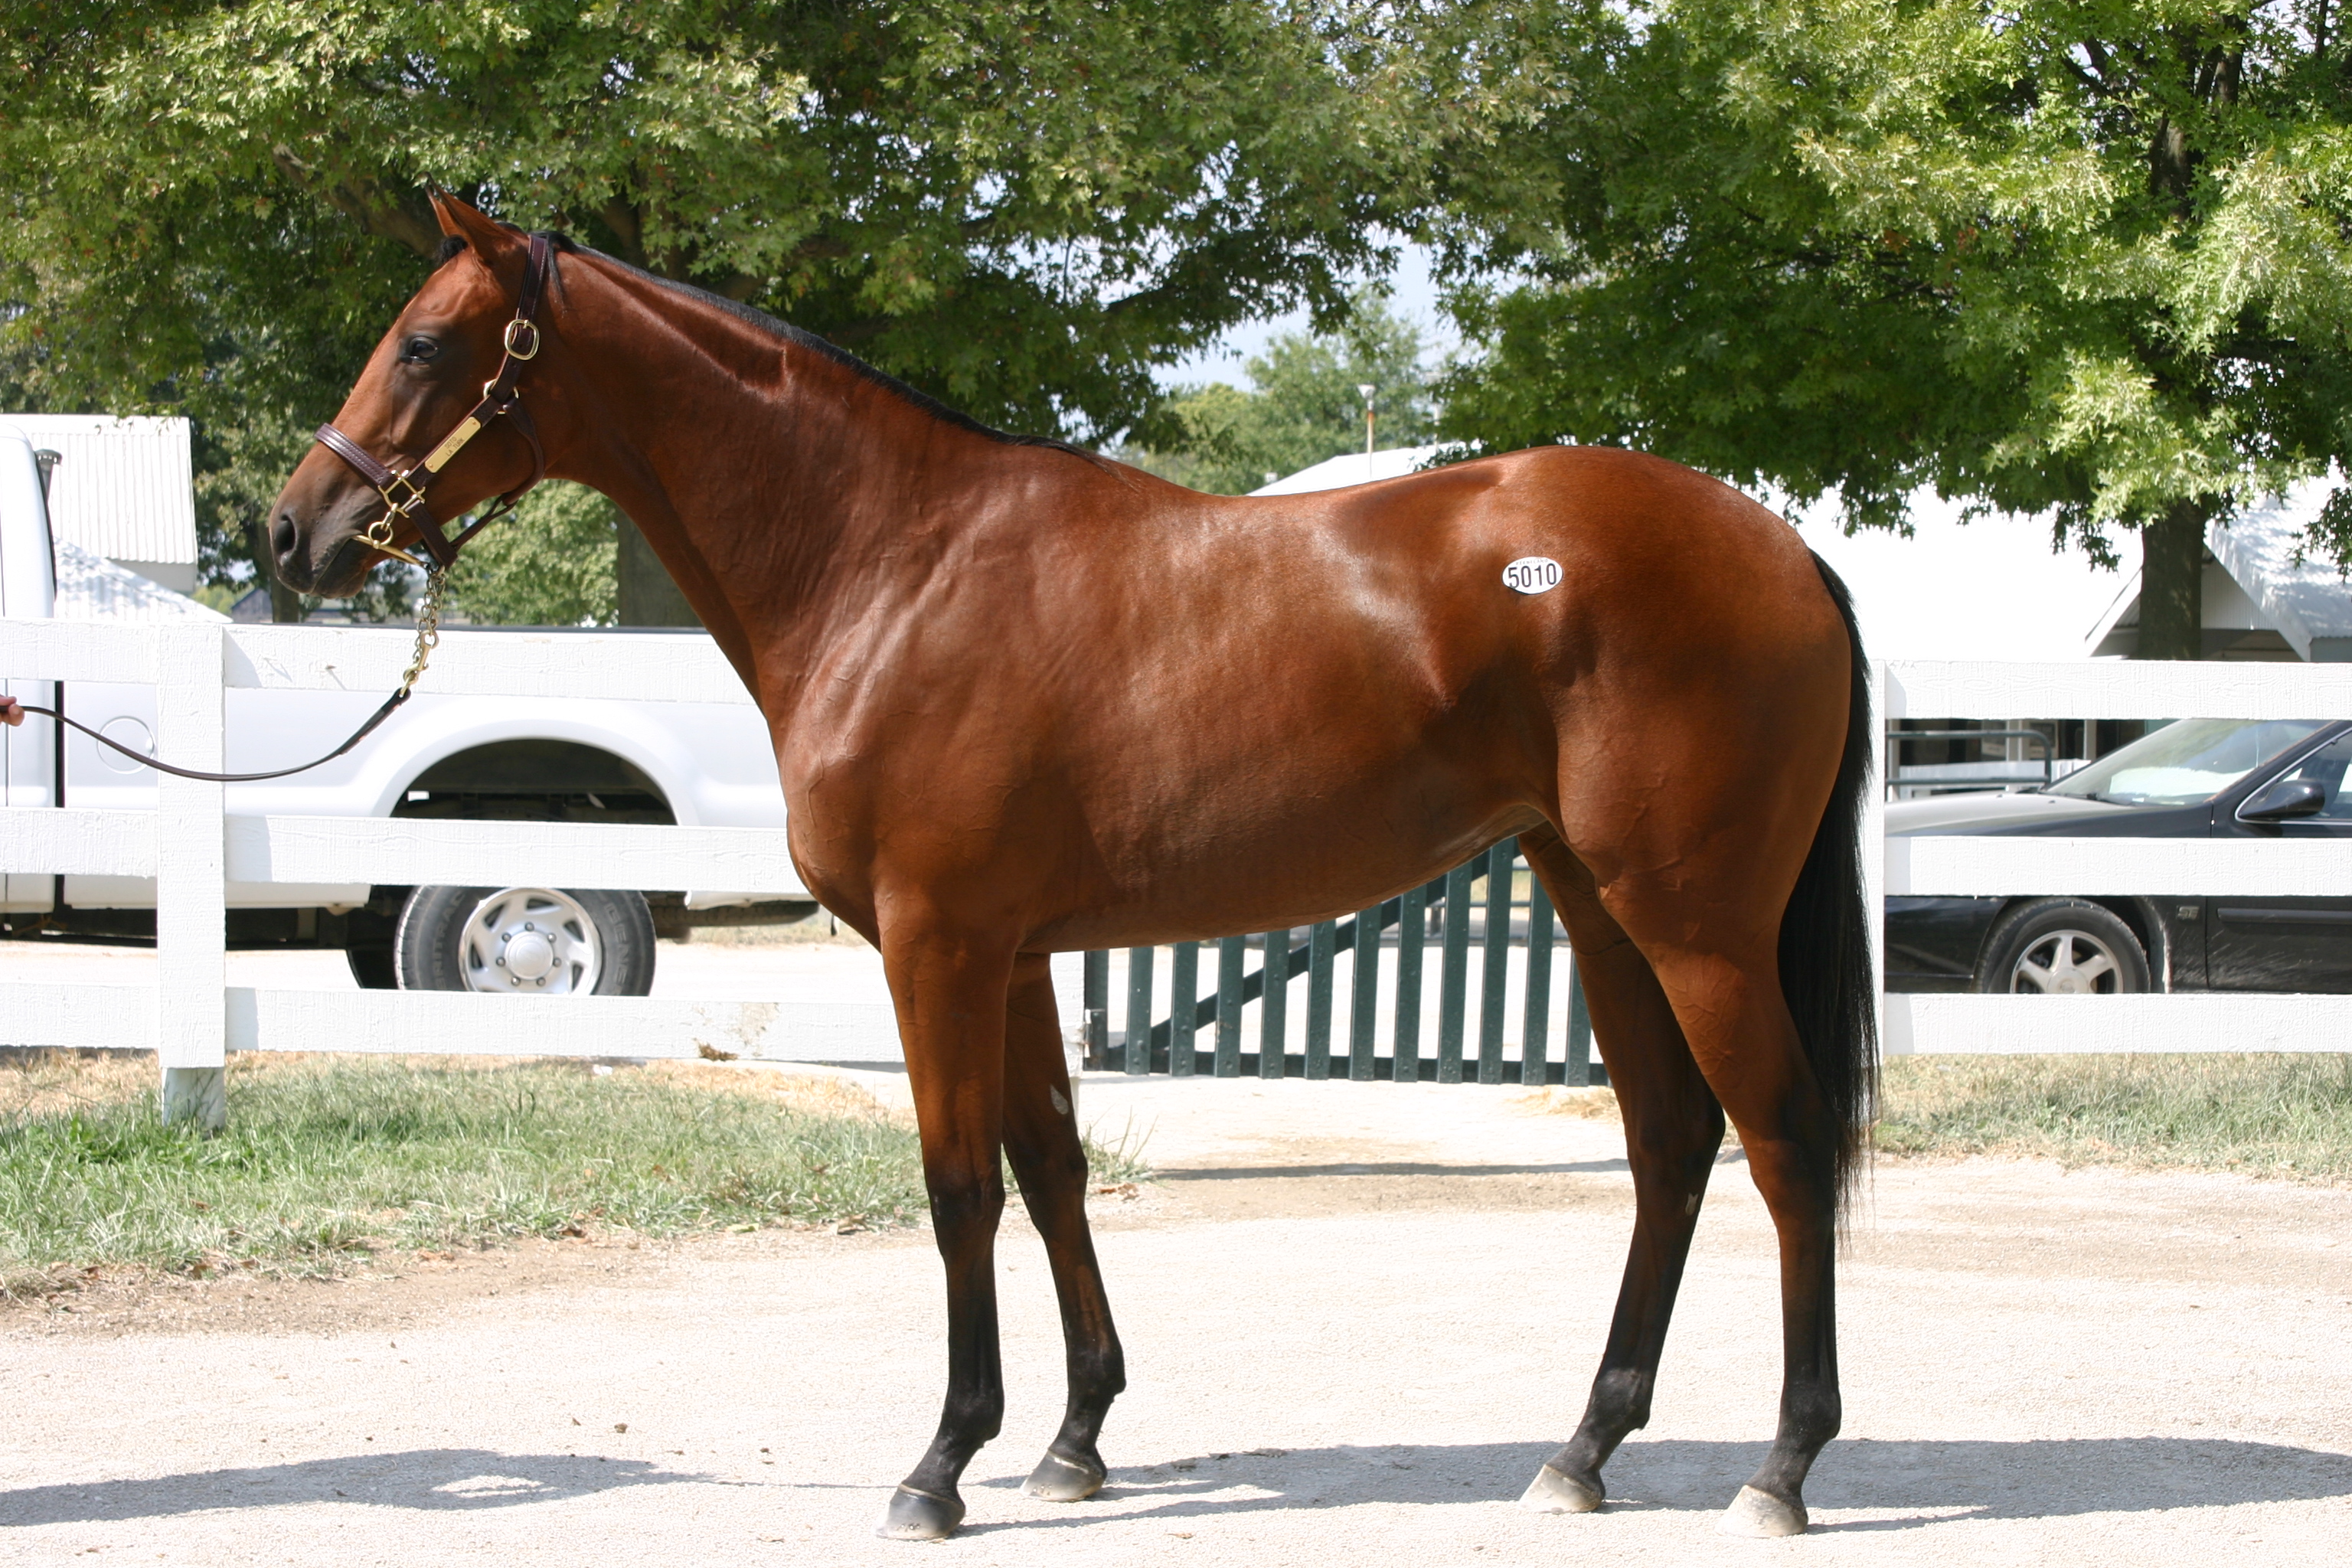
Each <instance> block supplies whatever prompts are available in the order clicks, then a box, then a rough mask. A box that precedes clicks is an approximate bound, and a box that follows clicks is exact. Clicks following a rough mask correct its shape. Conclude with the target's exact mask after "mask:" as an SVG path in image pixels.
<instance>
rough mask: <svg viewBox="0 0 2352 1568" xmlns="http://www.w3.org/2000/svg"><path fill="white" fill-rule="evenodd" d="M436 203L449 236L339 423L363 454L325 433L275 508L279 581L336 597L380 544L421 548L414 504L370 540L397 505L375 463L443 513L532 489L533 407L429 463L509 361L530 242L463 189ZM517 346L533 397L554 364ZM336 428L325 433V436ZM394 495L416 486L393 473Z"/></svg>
mask: <svg viewBox="0 0 2352 1568" xmlns="http://www.w3.org/2000/svg"><path fill="white" fill-rule="evenodd" d="M433 205H434V210H435V211H436V213H437V214H438V215H439V216H440V219H441V227H442V231H443V233H445V234H446V236H447V239H446V241H445V242H444V249H445V255H444V258H443V260H442V263H441V265H440V266H439V267H438V268H436V269H435V271H434V273H433V276H432V277H431V278H429V279H425V287H424V288H422V289H418V290H417V292H416V297H415V299H412V300H409V302H408V305H407V308H406V309H404V310H402V311H401V313H400V318H399V320H397V321H394V322H393V324H392V330H391V331H388V332H386V333H385V334H384V336H383V342H379V343H378V344H376V347H375V353H373V354H372V355H371V356H369V359H368V363H367V369H366V371H365V372H363V373H362V374H361V376H360V379H359V384H357V385H356V386H354V387H352V393H351V395H350V396H349V397H348V398H346V399H345V400H344V402H343V406H342V411H341V413H339V414H338V415H336V416H335V421H334V424H333V426H331V430H333V431H339V432H341V435H342V436H343V437H348V438H349V441H350V443H351V445H352V447H356V448H357V449H358V456H357V457H353V456H351V455H349V454H345V455H338V453H337V452H335V451H333V450H331V449H330V448H329V447H327V446H325V445H323V444H322V445H320V446H315V447H311V448H310V452H309V453H308V454H307V455H305V456H304V458H303V459H302V461H301V463H300V464H299V466H297V467H296V468H295V470H294V474H293V477H292V478H291V479H288V480H287V482H286V488H285V489H283V490H281V491H279V492H278V500H277V502H276V504H275V505H273V506H272V507H271V508H270V525H269V553H270V559H271V561H272V562H273V563H275V564H276V566H277V569H278V578H279V580H280V581H282V582H283V583H285V584H286V585H287V586H289V587H290V588H294V589H298V590H299V591H300V592H302V593H305V594H318V595H323V596H325V597H328V598H336V597H340V596H341V595H347V594H350V593H352V592H354V591H356V590H357V589H358V587H359V585H360V584H361V583H362V581H363V580H365V578H366V576H367V574H368V571H369V569H370V568H371V567H373V565H374V564H375V563H377V562H378V561H380V560H383V559H384V558H385V556H386V554H387V553H388V552H386V551H385V550H383V549H382V548H381V546H382V545H383V544H387V543H388V544H390V545H391V546H393V548H394V550H397V551H402V552H407V551H412V550H415V548H416V546H417V543H418V541H419V539H420V536H421V534H422V530H421V529H420V528H419V527H418V525H417V522H416V521H415V517H414V516H413V515H410V514H402V513H394V516H393V521H392V524H391V526H390V528H389V530H388V531H387V530H379V531H377V533H376V536H375V539H374V541H373V542H371V541H370V539H369V538H368V531H369V528H370V525H371V524H373V523H375V522H376V521H377V520H379V519H381V518H383V517H384V516H385V515H386V513H387V511H388V510H391V509H390V508H389V507H388V506H387V504H386V500H385V494H384V492H383V491H382V490H380V489H379V488H378V483H377V482H373V481H372V479H371V477H370V475H369V474H368V473H367V472H366V471H365V470H366V467H367V465H368V464H369V463H370V462H373V463H374V464H377V465H381V466H382V468H386V469H390V470H392V471H393V473H394V474H395V475H398V474H403V473H405V474H409V475H410V476H411V478H413V479H414V481H415V484H417V485H419V486H423V487H425V489H426V496H425V500H424V502H423V504H422V508H421V510H425V511H427V512H429V513H430V514H431V516H432V517H433V518H435V519H436V520H439V521H444V522H446V521H448V520H450V519H452V518H455V517H457V516H458V515H460V514H461V513H463V512H465V511H466V510H467V509H469V508H471V507H473V506H474V505H475V504H477V503H478V502H479V501H481V500H486V499H487V498H488V497H490V496H494V495H500V494H505V493H509V492H513V491H516V490H519V489H525V488H528V487H529V486H530V484H531V483H532V482H533V480H535V479H537V478H538V476H539V474H540V472H541V463H542V457H541V452H540V451H539V449H538V447H537V439H538V437H536V436H535V435H534V434H533V433H532V426H531V424H530V423H527V422H526V421H528V420H529V419H530V416H529V415H525V416H524V417H523V419H520V420H519V419H516V418H513V417H499V418H490V419H488V420H486V421H485V422H484V425H483V427H482V428H481V430H480V431H479V433H478V435H477V436H475V437H473V438H472V439H470V440H468V441H467V442H465V443H464V445H463V446H462V447H459V448H458V449H457V451H456V452H455V454H454V455H452V456H449V457H448V458H446V465H445V466H442V467H441V468H440V469H439V471H438V472H437V473H433V474H427V473H425V472H423V471H421V468H420V466H421V465H423V464H424V463H425V461H426V459H427V458H429V457H432V456H434V455H435V454H436V448H439V447H443V446H444V444H445V443H446V440H447V438H448V437H450V436H451V434H452V433H453V432H454V431H456V430H457V429H458V428H459V426H461V425H462V424H463V422H464V421H465V420H466V418H467V415H469V414H471V413H474V412H475V411H476V410H477V407H478V405H480V404H481V403H482V401H483V399H484V397H485V395H486V394H487V393H488V390H489V384H490V383H491V382H492V381H493V380H495V379H496V378H497V377H498V375H499V371H500V367H501V365H502V364H505V363H508V361H507V348H508V346H509V337H508V328H509V323H510V322H512V321H514V320H515V315H516V305H517V301H518V299H519V298H520V294H521V291H522V288H523V279H524V274H525V271H526V267H527V256H528V251H529V242H528V241H527V240H526V239H525V237H523V236H522V235H521V234H520V233H519V232H517V231H516V230H514V229H511V228H509V227H507V226H505V225H504V224H500V223H496V222H493V221H492V220H491V219H489V218H488V217H486V216H483V215H482V214H481V213H479V212H477V211H476V210H474V208H472V207H470V206H468V205H466V204H465V203H464V202H461V201H459V200H457V198H456V197H454V196H450V195H444V194H440V193H436V194H435V195H434V198H433ZM548 292H549V294H550V295H552V293H553V289H549V290H548ZM551 311H552V300H551V299H549V300H543V301H542V302H541V305H540V307H539V310H538V317H539V321H538V323H537V328H538V330H537V331H535V332H534V333H533V334H530V335H529V336H528V337H526V338H523V339H520V340H519V341H521V342H524V344H525V346H527V347H529V348H530V349H531V350H532V351H533V353H534V354H536V353H537V352H538V350H539V349H540V348H541V345H547V346H549V347H551V346H552V344H551V338H552V334H551V333H550V332H549V331H546V318H547V317H548V316H549V315H550V314H551ZM520 357H521V356H520V354H519V357H518V361H517V363H516V364H515V370H516V371H518V372H520V374H519V375H517V376H515V377H513V382H514V385H515V387H516V388H517V390H518V391H519V392H520V395H521V397H522V399H523V400H524V401H526V402H527V401H529V400H530V397H531V393H532V388H533V385H534V383H536V382H541V381H542V379H543V378H542V377H541V376H534V375H532V374H530V372H532V371H535V370H536V371H542V372H543V370H544V368H545V366H546V363H547V362H546V360H545V359H539V360H538V361H537V363H531V364H524V363H520ZM541 412H542V413H544V412H545V410H544V408H543V407H542V409H541ZM328 438H329V437H327V436H325V435H322V437H321V441H322V442H323V441H325V440H326V439H328ZM378 478H379V479H380V478H381V476H378ZM394 493H395V494H397V495H399V496H401V497H402V498H403V499H406V497H407V496H408V495H409V494H410V493H412V492H410V491H408V490H405V489H401V488H400V487H399V486H398V485H396V484H395V486H394Z"/></svg>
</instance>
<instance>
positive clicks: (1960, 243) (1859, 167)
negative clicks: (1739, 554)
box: [1444, 0, 2352, 658]
mask: <svg viewBox="0 0 2352 1568" xmlns="http://www.w3.org/2000/svg"><path fill="white" fill-rule="evenodd" d="M2343 9H2344V8H2343V6H2342V5H2338V4H2334V3H2332V0H2293V3H2284V4H2259V3H2252V0H2240V3H2237V4H2212V3H2208V0H2081V3H2071V4H2070V3H2028V4H2022V5H2010V6H2005V7H2000V8H1995V7H1990V6H1986V5H1981V4H1978V3H1975V0H1969V3H1962V0H1811V3H1802V4H1785V3H1778V0H1648V3H1642V0H1636V3H1634V4H1631V5H1626V4H1619V3H1617V0H1593V3H1591V4H1578V3H1576V0H1565V3H1559V4H1553V3H1549V0H1538V3H1535V4H1530V5H1502V6H1497V7H1493V8H1482V10H1481V12H1480V17H1479V21H1478V26H1479V27H1480V28H1481V29H1482V32H1481V36H1482V37H1485V38H1486V39H1487V40H1489V41H1490V43H1491V44H1492V46H1493V47H1492V50H1491V52H1490V54H1489V56H1488V57H1487V58H1486V61H1485V66H1486V69H1487V71H1488V72H1489V75H1490V77H1491V78H1492V79H1494V80H1495V81H1496V82H1497V83H1499V84H1503V85H1501V86H1500V87H1499V88H1498V90H1497V91H1496V94H1495V96H1494V98H1493V99H1492V100H1490V105H1491V109H1492V112H1491V115H1490V117H1489V119H1488V120H1487V121H1486V124H1485V126H1484V129H1483V132H1481V135H1482V137H1483V140H1481V141H1479V142H1477V143H1476V144H1475V148H1474V147H1471V146H1468V145H1465V149H1464V151H1463V152H1462V153H1457V154H1456V155H1455V156H1453V157H1451V158H1448V159H1446V160H1444V164H1445V166H1446V167H1447V169H1448V170H1449V171H1450V173H1449V184H1448V186H1447V188H1446V190H1445V191H1444V200H1445V202H1446V204H1447V205H1448V209H1449V211H1450V213H1451V214H1452V215H1453V216H1452V217H1451V218H1450V219H1449V226H1448V230H1447V237H1446V241H1447V246H1448V260H1449V263H1450V265H1451V266H1452V267H1454V268H1455V269H1456V272H1457V275H1459V274H1465V273H1467V272H1469V271H1471V270H1473V269H1484V270H1485V271H1486V273H1488V274H1489V275H1492V274H1494V273H1496V272H1497V271H1500V270H1505V269H1510V270H1515V271H1516V272H1517V274H1518V275H1519V276H1520V277H1521V278H1523V279H1526V281H1524V282H1522V283H1519V284H1517V285H1514V286H1509V287H1499V288H1497V287H1488V288H1486V289H1479V288H1476V287H1465V288H1464V289H1461V290H1460V292H1459V294H1458V296H1457V298H1456V301H1455V303H1456V306H1457V309H1458V311H1459V313H1460V315H1461V316H1462V318H1463V320H1464V322H1465V329H1466V330H1468V331H1471V332H1472V333H1473V335H1474V336H1475V337H1477V338H1479V339H1480V340H1481V341H1482V342H1484V343H1485V344H1486V353H1485V355H1484V357H1483V358H1482V359H1481V360H1480V361H1479V362H1478V363H1476V364H1475V366H1473V367H1471V368H1469V369H1468V370H1466V371H1465V373H1464V374H1462V375H1460V376H1459V377H1458V378H1457V379H1456V381H1455V382H1454V384H1452V385H1451V386H1450V387H1449V388H1448V389H1447V391H1448V403H1447V414H1446V427H1447V431H1448V433H1449V434H1451V435H1454V436H1458V437H1480V438H1483V439H1484V440H1485V441H1486V442H1487V443H1488V444H1489V445H1490V446H1494V445H1521V444H1526V443H1528V442H1533V441H1548V440H1552V439H1556V438H1562V437H1566V438H1572V439H1576V440H1581V441H1622V442H1627V443H1637V444H1640V445H1643V446H1645V447H1649V448H1650V449H1652V450H1655V451H1659V452H1662V453H1664V454H1666V455H1668V456H1672V457H1675V458H1680V459H1682V460H1684V461H1685V462H1688V463H1691V464H1693V465H1694V466H1696V467H1698V468H1704V469H1707V470H1709V471H1712V472H1714V473H1717V474H1719V475H1721V476H1724V477H1726V478H1727V479H1733V480H1734V481H1735V482H1745V483H1759V482H1760V483H1769V484H1772V485H1775V486H1779V487H1780V488H1782V489H1786V490H1788V491H1790V492H1792V493H1793V494H1794V495H1796V496H1797V497H1798V498H1800V499H1801V500H1811V499H1812V498H1814V497H1816V496H1819V495H1820V494H1822V492H1823V491H1825V490H1827V489H1831V488H1835V489H1838V490H1839V492H1840V494H1841V496H1842V499H1843V506H1844V515H1845V518H1846V521H1847V522H1848V525H1849V526H1854V525H1879V526H1900V525H1901V523H1902V518H1903V497H1904V495H1905V494H1906V492H1908V491H1910V490H1912V489H1915V488H1916V487H1918V486H1922V485H1932V486H1933V487H1935V489H1937V491H1938V492H1939V493H1941V494H1943V495H1945V496H1947V497H1965V498H1968V499H1969V500H1973V501H1975V502H1978V503H1979V504H1981V505H1984V506H1987V507H1990V508H1996V509H2000V510H2016V511H2038V510H2044V509H2050V510H2053V511H2054V513H2055V515H2056V518H2057V531H2058V541H2057V542H2063V541H2065V540H2066V539H2068V538H2070V537H2071V538H2073V539H2075V540H2077V541H2079V542H2082V543H2083V544H2084V546H2085V547H2087V548H2088V549H2090V550H2091V551H2092V552H2095V553H2097V554H2101V555H2103V556H2105V558H2107V559H2110V560H2112V553H2111V552H2112V541H2111V536H2110V533H2109V531H2110V530H2111V529H2116V528H2120V529H2122V530H2126V531H2134V530H2136V531H2138V532H2139V534H2140V535H2141V540H2142V554H2143V560H2144V563H2145V564H2144V570H2143V579H2142V594H2141V620H2140V644H2141V650H2142V655H2143V657H2150V658H2196V657H2198V656H2199V653H2200V647H2199V636H2198V629H2199V623H2200V605H2199V583H2200V567H2201V563H2202V559H2203V553H2204V535H2205V530H2206V526H2207V524H2208V523H2209V522H2210V521H2213V520H2214V519H2217V518H2226V517H2227V516H2228V515H2229V513H2230V511H2231V509H2232V508H2233V507H2235V506H2237V505H2238V504H2240V503H2241V502H2242V501H2244V500H2247V499H2249V498H2251V497H2253V496H2257V495H2261V494H2264V493H2269V492H2274V491H2275V490H2276V489H2279V488H2280V487H2281V486H2283V485H2284V484H2285V483H2287V482H2289V481H2292V480H2294V479H2300V478H2304V477H2306V476H2310V475H2314V474H2318V473H2321V472H2324V471H2326V468H2327V465H2328V464H2329V462H2330V461H2331V460H2337V461H2341V460H2342V459H2344V458H2346V457H2347V455H2352V349H2348V348H2347V336H2346V322H2347V304H2352V51H2347V46H2346V40H2345V38H2344V37H2343V36H2342V35H2343V31H2344V18H2343V15H2342V12H2343ZM1465 25H1466V24H1465ZM1471 153H1475V155H1470V154H1471ZM2342 499H2343V498H2341V497H2339V500H2342ZM2329 520H2330V521H2329V522H2328V524H2327V525H2326V527H2324V528H2323V529H2322V530H2321V531H2320V536H2319V537H2318V539H2317V541H2316V542H2318V543H2319V544H2320V545H2322V546H2324V547H2326V548H2327V549H2328V550H2330V551H2331V552H2333V553H2334V554H2335V556H2336V559H2337V560H2338V561H2339V562H2343V561H2346V560H2347V559H2352V504H2340V505H2332V506H2331V508H2330V513H2329Z"/></svg>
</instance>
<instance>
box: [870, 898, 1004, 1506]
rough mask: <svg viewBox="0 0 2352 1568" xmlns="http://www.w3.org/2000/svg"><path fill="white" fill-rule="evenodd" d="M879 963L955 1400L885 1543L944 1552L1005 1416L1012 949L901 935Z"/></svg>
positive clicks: (953, 936) (897, 1500)
mask: <svg viewBox="0 0 2352 1568" xmlns="http://www.w3.org/2000/svg"><path fill="white" fill-rule="evenodd" d="M882 962H883V967H884V969H885V971H886V972H887V974H888V975H889V980H890V994H891V998H892V1000H893V1001H894V1002H895V1003H896V1005H897V1007H898V1037H899V1042H900V1045H901V1047H903V1048H904V1050H905V1052H906V1056H907V1078H908V1086H909V1087H910V1088H911V1089H913V1090H914V1097H915V1116H916V1120H917V1122H918V1124H919V1127H920V1129H921V1131H922V1140H923V1183H924V1185H925V1186H926V1187H928V1188H929V1192H930V1199H931V1230H932V1234H933V1236H934V1237H935V1239H936V1240H937V1241H938V1243H939V1248H940V1261H941V1262H942V1263H944V1264H945V1265H946V1266H947V1284H948V1394H947V1402H946V1405H944V1406H943V1407H942V1408H941V1410H940V1429H939V1436H936V1437H934V1438H932V1439H931V1446H930V1448H929V1451H928V1452H927V1453H925V1454H924V1455H923V1458H922V1461H921V1462H920V1463H919V1464H918V1465H916V1467H915V1468H914V1469H913V1470H912V1471H911V1472H910V1473H909V1474H908V1477H907V1479H905V1480H904V1481H902V1482H900V1483H899V1485H898V1490H897V1491H896V1492H894V1493H892V1494H891V1497H890V1507H889V1511H888V1513H887V1515H886V1516H885V1518H884V1520H883V1522H882V1528H881V1531H880V1533H881V1534H882V1535H884V1536H885V1537H887V1538H889V1539H892V1540H898V1541H936V1540H939V1539H940V1537H942V1536H945V1535H947V1534H949V1533H950V1531H953V1530H954V1529H955V1527H956V1526H957V1525H958V1524H959V1523H961V1522H962V1520H963V1514H964V1507H963V1499H962V1497H961V1494H960V1493H959V1492H958V1491H957V1490H956V1483H957V1481H958V1480H959V1479H961V1477H962V1475H963V1469H964V1467H965V1466H966V1465H968V1464H970V1463H971V1457H972V1456H973V1455H974V1454H976V1453H978V1452H979V1451H980V1448H981V1446H982V1444H984V1443H986V1442H987V1441H988V1440H989V1439H990V1438H992V1437H993V1436H996V1433H997V1428H998V1426H999V1424H1000V1423H1001V1422H1002V1421H1003V1416H1004V1373H1003V1363H1002V1362H1001V1360H1000V1359H999V1354H998V1348H997V1329H996V1224H997V1220H998V1219H999V1218H1000V1217H1001V1216H1002V1215H1003V1213H1004V1172H1003V1152H1002V1151H1003V1124H1004V1016H1005V997H1006V986H1007V984H1008V982H1009V980H1010V978H1011V974H1012V964H1013V954H1012V952H1011V948H1010V944H1009V943H1008V944H1007V945H1006V946H1005V947H1004V948H1002V949H997V948H992V947H991V946H989V945H988V944H986V943H985V942H980V941H975V940H974V939H973V938H972V937H971V935H970V934H969V933H962V932H944V931H930V930H921V931H894V930H893V929H891V927H890V925H889V923H888V922H887V921H886V922H885V925H884V929H883V931H882Z"/></svg>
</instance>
